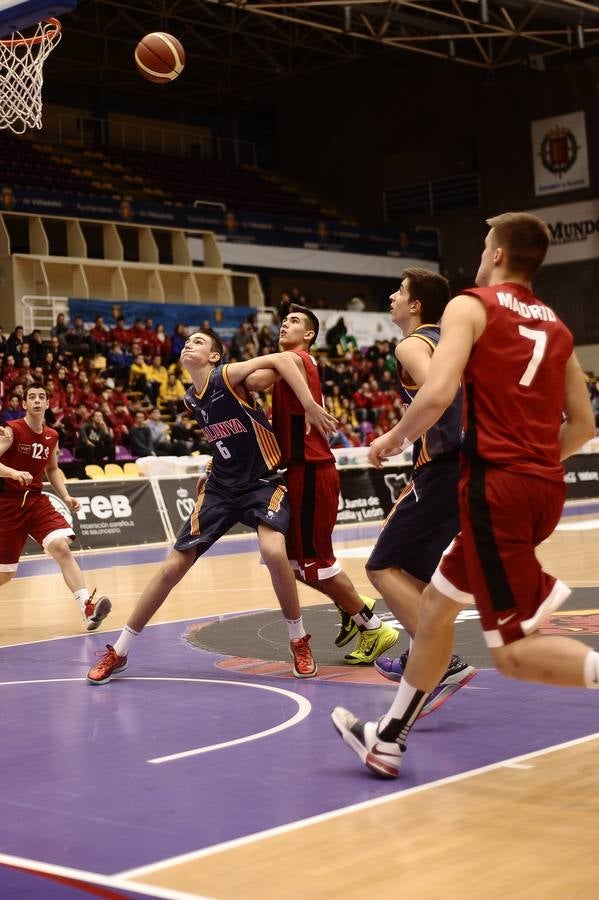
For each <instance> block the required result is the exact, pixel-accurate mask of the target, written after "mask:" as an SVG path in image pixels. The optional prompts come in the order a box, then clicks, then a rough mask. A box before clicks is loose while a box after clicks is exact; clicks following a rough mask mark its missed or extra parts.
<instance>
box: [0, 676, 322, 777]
mask: <svg viewBox="0 0 599 900" xmlns="http://www.w3.org/2000/svg"><path fill="white" fill-rule="evenodd" d="M71 681H78V682H84V681H85V678H32V679H28V680H27V681H0V687H18V686H21V685H24V684H60V683H61V682H71ZM119 681H168V682H173V681H177V682H180V681H185V682H191V683H192V684H218V685H221V684H227V685H229V686H232V687H236V688H239V687H240V688H255V689H256V690H258V691H267V692H269V693H271V694H281V695H282V696H283V697H288V698H289V699H290V700H293V702H294V703H297V707H298V708H297V712H296V713H295V715H293V716H291V718H290V719H286V720H285V721H284V722H281V723H280V724H279V725H273V727H272V728H267V729H266V730H265V731H256V732H254V734H248V735H245V736H244V737H240V738H233V739H232V740H230V741H223V742H221V743H220V744H208V746H206V747H196V748H194V749H193V750H182V751H181V752H180V753H171V754H169V755H168V756H156V757H154V759H146V762H147V763H164V762H173V761H174V760H177V759H185V758H186V757H188V756H199V755H200V754H202V753H211V752H212V751H213V750H223V749H224V748H225V747H236V746H237V745H238V744H247V743H248V742H249V741H257V740H259V739H260V738H264V737H268V736H269V735H271V734H277V733H278V732H279V731H286V730H287V729H288V728H293V726H294V725H299V723H300V722H303V720H304V719H305V718H306V716H309V715H310V712H311V710H312V704H311V703H310V701H309V700H306V698H305V697H302V696H301V694H296V693H295V692H294V691H287V690H285V688H278V687H273V686H272V685H268V684H254V683H253V682H248V681H225V680H224V679H222V678H179V677H169V676H143V675H139V676H137V675H136V676H133V677H132V678H127V677H124V678H119Z"/></svg>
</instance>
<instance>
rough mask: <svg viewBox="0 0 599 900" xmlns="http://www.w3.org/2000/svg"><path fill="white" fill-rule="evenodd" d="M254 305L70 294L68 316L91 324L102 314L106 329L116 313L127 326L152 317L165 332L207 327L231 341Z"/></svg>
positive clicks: (251, 313)
mask: <svg viewBox="0 0 599 900" xmlns="http://www.w3.org/2000/svg"><path fill="white" fill-rule="evenodd" d="M256 312H257V311H256V309H255V307H253V306H195V305H190V304H189V303H155V302H154V303H153V302H151V301H147V302H145V301H138V300H123V301H118V302H113V301H112V300H82V299H79V298H78V297H69V318H70V320H71V322H72V321H73V320H74V319H75V316H81V317H82V319H83V320H84V322H85V324H86V325H88V326H90V327H92V326H93V324H94V321H95V319H96V316H104V321H105V323H106V325H107V326H108V327H109V328H113V327H114V325H115V324H116V319H117V317H118V316H123V318H124V319H125V326H126V327H127V328H130V327H131V325H133V322H134V321H135V319H146V318H150V319H154V321H155V322H160V324H161V325H164V328H165V331H166V332H167V333H168V334H172V333H173V331H174V330H175V325H178V324H179V323H182V324H184V325H186V326H187V327H188V328H189V329H191V331H197V330H198V329H199V328H204V327H205V324H204V323H205V322H208V326H209V327H210V328H212V329H214V331H216V333H217V334H218V336H219V337H221V338H222V339H223V340H231V338H232V337H233V335H234V334H235V332H236V331H237V329H238V328H239V326H240V325H241V323H242V322H245V321H247V318H248V316H251V315H255V314H256Z"/></svg>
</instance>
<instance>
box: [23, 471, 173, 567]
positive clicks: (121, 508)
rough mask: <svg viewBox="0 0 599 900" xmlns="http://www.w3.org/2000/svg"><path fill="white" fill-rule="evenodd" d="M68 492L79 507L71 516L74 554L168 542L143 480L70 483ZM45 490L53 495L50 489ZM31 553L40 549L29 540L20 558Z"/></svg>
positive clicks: (145, 482)
mask: <svg viewBox="0 0 599 900" xmlns="http://www.w3.org/2000/svg"><path fill="white" fill-rule="evenodd" d="M68 489H69V493H70V495H71V496H72V497H76V498H77V500H79V503H80V504H81V509H80V510H79V511H78V512H76V513H73V530H74V531H75V534H76V540H75V541H73V544H72V547H73V549H74V550H98V549H106V548H109V547H137V546H139V545H142V544H154V543H160V542H163V541H166V540H167V535H166V532H165V530H164V525H163V524H162V520H161V518H160V515H159V513H158V510H157V508H156V498H155V496H154V492H153V490H152V485H151V484H150V482H149V481H147V480H146V479H141V478H140V479H136V480H133V479H130V480H128V481H106V482H100V481H81V482H70V483H69V488H68ZM45 490H46V491H47V493H48V494H52V493H53V491H52V489H51V488H50V487H49V486H46V487H45ZM32 553H40V547H39V545H38V544H37V542H36V541H34V540H32V539H31V538H28V540H27V544H26V545H25V549H24V551H23V554H24V555H28V554H32Z"/></svg>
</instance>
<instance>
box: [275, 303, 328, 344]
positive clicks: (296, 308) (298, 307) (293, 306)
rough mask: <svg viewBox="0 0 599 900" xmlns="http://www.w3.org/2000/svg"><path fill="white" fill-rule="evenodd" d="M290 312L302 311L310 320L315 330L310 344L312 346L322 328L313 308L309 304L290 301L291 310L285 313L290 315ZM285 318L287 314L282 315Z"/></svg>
mask: <svg viewBox="0 0 599 900" xmlns="http://www.w3.org/2000/svg"><path fill="white" fill-rule="evenodd" d="M290 312H297V313H300V314H301V315H302V316H305V317H306V319H307V320H308V322H309V323H310V328H311V329H312V330H313V331H314V337H313V338H312V340H311V341H310V343H309V344H308V347H311V346H312V344H313V343H314V341H315V340H316V338H317V337H318V330H319V328H320V322H319V321H318V317H317V316H316V315H315V314H314V313H313V312H312V310H311V309H308V307H307V306H302V305H301V304H300V303H290V304H289V311H288V312H287V313H285V315H286V316H287V315H289V313H290ZM282 318H285V316H282Z"/></svg>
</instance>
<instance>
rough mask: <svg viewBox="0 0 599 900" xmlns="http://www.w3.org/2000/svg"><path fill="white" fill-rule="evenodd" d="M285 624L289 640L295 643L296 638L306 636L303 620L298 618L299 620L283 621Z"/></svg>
mask: <svg viewBox="0 0 599 900" xmlns="http://www.w3.org/2000/svg"><path fill="white" fill-rule="evenodd" d="M285 621H286V623H287V631H288V632H289V640H290V641H296V640H297V639H298V638H303V637H305V636H306V629H305V628H304V620H303V619H302V617H301V616H300V617H299V619H285Z"/></svg>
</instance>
